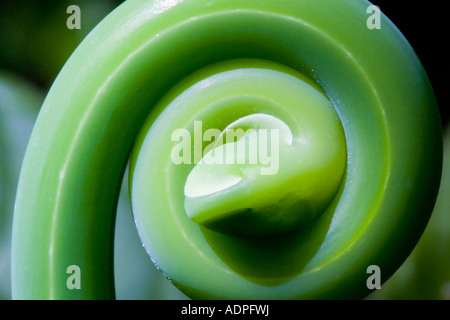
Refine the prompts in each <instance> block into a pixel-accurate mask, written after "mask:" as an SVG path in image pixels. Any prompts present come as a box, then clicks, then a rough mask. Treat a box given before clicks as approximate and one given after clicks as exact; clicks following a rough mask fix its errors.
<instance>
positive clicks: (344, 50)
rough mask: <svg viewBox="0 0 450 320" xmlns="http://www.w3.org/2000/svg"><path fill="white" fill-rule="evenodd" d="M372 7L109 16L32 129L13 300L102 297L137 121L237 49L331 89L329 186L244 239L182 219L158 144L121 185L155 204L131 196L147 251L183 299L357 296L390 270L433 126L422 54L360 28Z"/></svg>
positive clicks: (427, 176) (187, 0)
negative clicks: (339, 177)
mask: <svg viewBox="0 0 450 320" xmlns="http://www.w3.org/2000/svg"><path fill="white" fill-rule="evenodd" d="M369 5H370V3H369V2H367V1H362V0H361V1H354V0H341V1H335V0H314V1H312V0H295V1H294V0H292V1H273V0H261V1H251V0H240V1H237V0H215V1H206V0H205V1H203V0H175V1H142V0H137V1H128V2H125V3H124V4H123V5H121V6H120V7H119V8H117V9H116V10H115V11H114V12H112V13H111V14H110V15H109V16H108V17H107V18H106V19H105V20H103V21H102V22H101V23H100V24H99V25H98V26H97V28H95V29H94V30H93V31H92V32H91V33H90V34H89V36H88V37H87V38H86V39H85V40H84V41H83V43H82V44H81V45H80V46H79V47H78V48H77V50H76V51H75V52H74V54H73V55H72V56H71V58H70V59H69V61H68V62H67V63H66V65H65V66H64V68H63V70H62V71H61V73H60V74H59V76H58V78H57V79H56V81H55V83H54V85H53V86H52V88H51V90H50V92H49V94H48V96H47V98H46V101H45V103H44V105H43V108H42V111H41V113H40V115H39V117H38V120H37V123H36V126H35V129H34V131H33V134H32V137H31V140H30V144H29V147H28V150H27V153H26V156H25V161H24V165H23V168H22V173H21V179H20V182H19V188H18V195H17V202H16V211H15V217H14V229H13V256H12V259H13V263H12V269H13V274H12V281H13V297H14V298H19V299H23V298H38V299H105V298H114V283H113V270H112V265H113V264H112V260H113V257H112V243H113V227H114V216H115V209H116V204H117V195H118V193H119V188H120V183H121V181H122V175H123V172H124V168H125V166H126V164H127V161H128V156H129V153H130V150H131V148H132V145H133V143H134V140H135V138H136V136H137V135H138V132H139V131H140V130H141V127H142V126H143V125H144V122H145V121H146V122H145V126H144V129H148V128H149V127H148V126H150V125H152V124H153V123H154V122H156V121H157V118H158V116H159V114H162V111H163V110H161V108H162V107H164V105H165V102H167V103H168V102H170V101H172V100H173V98H174V97H173V96H172V94H173V92H176V90H174V91H172V90H171V89H173V88H174V87H176V85H177V84H179V83H180V82H182V80H183V79H185V78H186V77H187V76H188V75H191V74H192V73H194V72H195V71H198V70H201V69H203V68H204V67H206V66H208V65H211V64H213V63H218V62H221V61H225V60H231V59H239V58H249V59H257V60H269V61H272V62H276V63H278V64H281V65H285V66H287V67H289V69H294V70H296V72H298V73H301V74H303V76H305V77H307V78H310V79H311V80H310V81H312V82H315V85H316V86H318V87H320V88H321V90H322V91H323V92H324V94H325V95H326V97H327V98H328V99H329V100H330V101H331V103H332V105H333V106H334V108H335V109H336V112H337V114H338V115H339V117H340V121H341V123H342V127H343V129H344V132H345V139H346V147H347V163H346V172H345V177H344V180H343V181H342V184H341V185H340V189H339V191H338V194H337V197H336V198H334V201H333V202H332V204H331V205H330V206H329V207H328V209H327V210H326V212H324V213H323V214H322V215H321V216H320V217H319V218H318V219H317V220H315V221H314V223H312V224H310V225H309V226H308V227H307V229H306V230H303V232H302V233H298V234H297V233H294V234H293V235H292V234H291V235H288V236H285V237H282V238H279V239H277V240H276V241H269V240H267V239H266V240H265V241H263V242H260V243H259V245H258V243H256V244H255V243H254V242H252V241H244V242H243V241H242V240H241V239H240V238H234V237H229V236H226V235H222V234H220V233H219V234H218V233H215V232H210V231H208V230H203V229H202V228H201V227H199V225H198V224H196V223H195V222H193V221H191V220H190V219H189V217H188V216H187V215H186V212H185V209H184V193H183V188H184V185H185V182H186V179H185V178H186V177H187V174H188V168H184V169H183V168H181V169H180V167H176V168H175V167H174V165H173V164H172V163H170V159H169V158H164V155H166V153H165V152H162V151H164V150H156V151H155V152H154V153H152V154H150V155H149V154H148V153H147V152H146V153H144V155H145V156H151V159H152V161H153V167H152V168H153V169H152V168H149V169H148V170H152V171H147V172H146V173H147V174H149V173H151V175H150V176H149V177H148V178H149V180H147V181H145V182H144V183H143V187H144V188H145V190H139V189H134V186H133V191H132V194H133V197H135V196H136V197H139V196H140V195H142V196H145V195H147V196H148V199H153V200H154V201H153V202H151V203H146V204H145V205H143V206H144V207H145V208H144V213H139V208H137V207H138V206H139V205H136V203H135V202H134V199H133V207H134V209H135V210H136V209H137V211H136V215H137V217H138V218H139V219H138V228H139V232H140V235H141V238H142V241H143V243H144V245H145V247H146V249H147V250H148V251H149V253H150V254H151V255H152V259H153V260H154V261H155V262H156V263H157V264H158V266H159V267H160V268H161V269H162V271H163V272H165V273H166V274H167V275H168V276H169V277H170V278H171V279H172V281H173V283H174V284H176V285H177V286H178V287H179V288H180V289H182V291H183V292H185V293H187V294H188V295H189V296H190V297H193V298H271V299H293V298H355V297H363V296H364V295H366V294H367V293H368V290H367V287H366V278H367V273H366V269H367V267H368V266H369V265H372V264H376V265H378V266H380V268H381V269H382V270H383V277H388V276H389V275H390V274H392V273H393V272H394V271H395V270H396V268H397V267H398V266H399V265H400V264H401V263H402V262H403V260H404V259H405V257H406V256H407V255H408V254H409V252H410V251H411V250H412V248H413V247H414V245H415V243H416V241H417V240H418V238H419V237H420V234H421V233H422V231H423V229H424V227H425V225H426V222H427V221H428V218H429V215H430V213H431V210H432V208H433V205H434V200H435V197H436V193H437V188H438V186H439V177H440V173H441V161H442V133H441V128H440V120H439V114H438V109H437V107H436V102H435V98H434V95H433V91H432V88H431V86H430V83H429V81H428V78H427V76H426V73H425V72H424V70H423V68H422V66H421V64H420V62H419V61H418V59H417V57H416V55H415V54H414V52H413V50H412V48H411V47H410V46H409V44H408V43H407V41H406V40H405V39H404V38H403V36H402V35H401V33H400V32H399V31H398V30H397V29H396V28H395V26H394V25H393V24H392V23H391V22H390V21H389V20H388V19H387V18H386V17H384V16H382V17H381V19H382V20H381V25H382V28H381V29H379V30H378V29H375V30H370V29H368V28H367V27H366V20H367V18H368V15H367V13H366V9H367V7H368V6H369ZM287 73H288V72H287ZM200 78H201V77H200ZM169 91H170V92H169ZM163 97H164V99H163V101H160V99H162V98H163ZM165 99H166V100H165ZM155 106H156V108H155ZM161 106H162V107H161ZM149 115H150V118H149V119H148V120H145V119H146V118H147V117H148V116H149ZM275 115H276V114H275ZM222 116H223V115H221V114H217V118H218V119H220V117H222ZM172 117H173V118H174V119H176V117H177V114H172ZM227 124H229V123H227ZM227 124H225V125H227ZM166 129H167V128H166ZM173 129H176V127H175V128H173ZM169 132H171V131H169ZM145 136H146V134H145V133H141V134H139V137H138V140H137V141H136V145H137V148H138V147H139V146H140V145H142V144H144V140H145ZM161 136H162V138H164V136H163V135H161ZM167 139H170V136H167ZM168 141H169V140H168ZM139 157H140V156H137V155H135V154H134V155H133V158H132V161H131V164H132V166H133V167H134V165H136V164H138V163H139ZM169 167H170V168H169ZM164 168H168V169H169V170H170V173H169V174H167V173H165V172H164ZM135 169H136V168H133V169H132V170H131V172H132V174H133V173H135V171H134V170H135ZM180 170H181V171H183V172H182V175H181V176H179V175H176V174H175V173H176V172H179V171H180ZM132 177H133V176H132ZM135 182H136V180H134V178H132V179H131V182H130V184H131V185H133V184H134V183H135ZM139 185H141V184H139ZM148 206H150V207H151V208H148ZM145 210H150V211H145ZM145 212H160V213H163V214H161V215H156V216H155V215H151V216H150V214H145ZM155 230H160V231H159V232H153V233H152V231H155ZM154 237H157V238H154ZM261 244H262V245H261ZM70 265H77V266H79V268H80V270H81V277H82V278H81V289H79V290H70V289H68V288H67V285H66V280H67V277H68V274H67V272H66V270H67V267H68V266H70ZM205 274H208V275H209V277H205ZM384 280H385V279H384Z"/></svg>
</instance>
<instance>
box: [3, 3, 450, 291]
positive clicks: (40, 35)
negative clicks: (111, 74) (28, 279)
mask: <svg viewBox="0 0 450 320" xmlns="http://www.w3.org/2000/svg"><path fill="white" fill-rule="evenodd" d="M121 2H123V1H120V0H74V1H66V0H49V1H38V0H34V1H33V0H21V1H12V0H3V1H1V2H0V30H1V32H0V299H10V297H11V290H10V237H11V225H12V212H13V206H14V196H15V190H16V186H17V180H18V175H19V171H20V165H21V162H22V157H23V154H24V151H25V147H26V144H27V141H28V138H29V135H30V133H31V129H32V126H33V123H34V121H35V119H36V116H37V113H38V111H39V108H40V106H41V104H42V101H43V99H44V96H45V94H46V92H47V91H48V89H49V88H50V86H51V84H52V82H53V81H54V79H55V78H56V76H57V74H58V72H59V71H60V69H61V68H62V67H63V65H64V63H65V61H66V60H67V59H68V58H69V57H70V55H71V53H72V52H73V51H74V50H75V48H76V47H77V46H78V44H79V43H80V42H81V41H82V39H84V37H85V36H86V35H87V34H88V33H89V32H90V31H91V30H92V29H93V28H94V27H95V25H97V24H98V23H99V22H100V21H101V20H102V19H103V18H104V17H105V16H106V15H107V14H108V13H109V12H111V11H112V10H113V9H114V8H115V7H117V6H118V5H120V3H121ZM73 4H75V5H78V6H79V7H80V10H81V29H80V30H76V29H74V30H69V29H68V28H67V27H66V21H67V19H68V17H69V16H70V14H68V13H67V12H66V10H67V7H68V6H69V5H73ZM441 108H442V106H441ZM127 193H128V192H127V184H126V183H124V185H123V188H122V192H121V196H120V199H119V204H118V215H117V222H116V240H115V269H116V279H115V280H116V289H117V298H118V299H187V297H186V296H184V295H183V294H182V293H181V292H180V291H178V290H177V289H176V288H175V287H173V286H172V285H171V284H170V282H169V281H167V280H166V279H165V278H164V277H163V275H162V273H160V272H159V271H158V270H157V269H156V268H155V267H154V265H153V264H152V262H151V260H150V259H149V257H148V255H147V253H146V252H145V250H144V248H143V247H142V245H141V242H140V239H139V236H138V234H137V231H136V228H135V225H134V220H133V217H132V214H131V211H130V205H129V201H128V196H127ZM368 299H447V300H448V299H450V130H449V129H447V131H446V136H445V158H444V173H443V179H442V186H441V190H440V193H439V197H438V201H437V204H436V208H435V210H434V213H433V215H432V218H431V220H430V223H429V225H428V227H427V229H426V231H425V233H424V235H423V236H422V238H421V240H420V242H419V244H418V246H417V247H416V248H415V250H414V251H413V253H412V254H411V255H410V257H409V258H408V260H407V261H406V262H405V263H404V265H403V266H402V267H401V268H400V269H399V270H398V272H396V273H395V274H394V275H393V276H392V277H391V279H389V280H388V281H387V282H386V283H385V284H384V285H383V286H382V288H381V290H376V291H375V292H374V293H373V294H371V295H370V296H369V297H368Z"/></svg>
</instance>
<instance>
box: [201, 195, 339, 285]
mask: <svg viewBox="0 0 450 320" xmlns="http://www.w3.org/2000/svg"><path fill="white" fill-rule="evenodd" d="M342 189H343V188H341V189H340V191H339V192H338V194H337V195H336V197H335V200H334V201H333V202H332V203H331V205H330V206H329V207H328V209H327V210H326V211H325V212H324V213H323V214H322V215H320V216H319V217H318V218H317V219H316V220H315V221H313V222H312V223H311V224H309V225H308V226H305V227H303V228H301V229H296V230H293V231H290V232H288V233H284V234H277V235H270V236H265V237H251V238H245V237H238V236H230V235H227V234H223V233H220V232H216V231H213V230H211V229H208V228H206V227H204V226H200V230H201V232H202V234H203V236H204V237H205V240H206V241H207V242H208V244H209V245H210V247H211V249H212V250H213V251H214V252H215V253H216V254H217V256H218V257H219V258H220V259H221V260H222V261H223V262H224V263H225V264H226V265H227V266H228V267H229V268H231V269H232V270H233V271H234V272H236V273H237V274H239V275H240V276H241V277H243V278H245V279H246V280H248V281H251V282H253V283H256V284H259V285H264V286H276V285H280V284H282V283H284V282H287V281H289V280H290V279H292V278H294V277H295V276H297V275H298V274H300V273H301V272H302V271H303V270H304V269H305V267H306V266H307V264H308V263H309V262H310V261H311V260H312V259H313V258H314V256H315V255H316V253H317V252H318V251H319V249H320V248H321V246H322V244H323V242H324V240H325V238H326V235H327V233H328V230H329V228H330V225H331V221H332V219H333V216H334V212H335V210H336V206H337V204H338V202H339V198H340V195H341V193H342Z"/></svg>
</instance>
